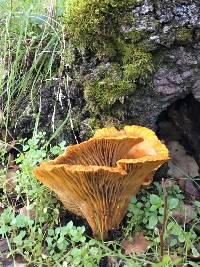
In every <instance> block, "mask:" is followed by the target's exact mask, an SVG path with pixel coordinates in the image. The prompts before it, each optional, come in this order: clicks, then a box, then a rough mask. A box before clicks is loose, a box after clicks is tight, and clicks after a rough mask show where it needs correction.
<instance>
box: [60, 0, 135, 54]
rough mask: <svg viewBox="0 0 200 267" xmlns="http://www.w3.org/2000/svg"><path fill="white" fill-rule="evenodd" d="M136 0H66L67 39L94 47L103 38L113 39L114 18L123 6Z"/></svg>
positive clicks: (129, 4) (115, 21)
mask: <svg viewBox="0 0 200 267" xmlns="http://www.w3.org/2000/svg"><path fill="white" fill-rule="evenodd" d="M138 2H139V1H138V0H127V1H121V0H68V1H66V9H65V24H66V30H67V33H68V36H69V38H70V40H72V42H73V43H74V44H75V45H76V46H77V47H78V48H79V49H84V48H86V47H89V48H90V49H92V50H98V49H99V47H101V45H104V43H105V42H108V43H110V42H115V38H116V37H117V36H118V31H119V28H120V27H118V26H119V25H118V22H119V21H120V18H121V17H122V16H123V15H122V14H123V12H124V11H125V10H126V9H130V7H131V6H133V5H134V4H135V3H138Z"/></svg>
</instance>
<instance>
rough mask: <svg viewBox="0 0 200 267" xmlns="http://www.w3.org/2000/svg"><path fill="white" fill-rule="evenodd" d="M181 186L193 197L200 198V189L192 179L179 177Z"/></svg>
mask: <svg viewBox="0 0 200 267" xmlns="http://www.w3.org/2000/svg"><path fill="white" fill-rule="evenodd" d="M178 183H179V186H180V188H181V190H182V191H183V192H185V193H186V195H187V196H188V197H190V198H192V199H200V189H199V187H198V185H196V184H195V183H194V182H193V181H192V180H189V179H179V182H178Z"/></svg>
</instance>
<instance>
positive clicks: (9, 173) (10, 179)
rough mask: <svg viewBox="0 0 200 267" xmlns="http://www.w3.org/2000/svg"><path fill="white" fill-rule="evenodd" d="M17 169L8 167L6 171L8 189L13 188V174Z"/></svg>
mask: <svg viewBox="0 0 200 267" xmlns="http://www.w3.org/2000/svg"><path fill="white" fill-rule="evenodd" d="M16 171H17V168H10V169H8V171H7V173H6V186H7V188H8V189H9V190H10V191H13V190H14V189H15V182H14V179H13V177H14V175H15V173H16Z"/></svg>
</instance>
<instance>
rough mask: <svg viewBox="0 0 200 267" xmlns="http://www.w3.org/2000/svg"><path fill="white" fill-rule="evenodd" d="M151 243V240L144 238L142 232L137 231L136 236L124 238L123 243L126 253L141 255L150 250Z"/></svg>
mask: <svg viewBox="0 0 200 267" xmlns="http://www.w3.org/2000/svg"><path fill="white" fill-rule="evenodd" d="M149 245H150V242H149V241H147V240H146V239H145V238H144V235H143V233H142V232H141V233H137V234H136V235H135V236H134V238H132V239H130V240H124V241H123V243H122V247H123V249H124V254H125V255H130V254H132V253H134V254H137V255H141V254H143V253H145V252H146V251H147V250H148V248H149Z"/></svg>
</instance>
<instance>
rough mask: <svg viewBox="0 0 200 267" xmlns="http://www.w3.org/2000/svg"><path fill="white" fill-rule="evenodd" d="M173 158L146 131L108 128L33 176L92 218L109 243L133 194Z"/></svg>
mask: <svg viewBox="0 0 200 267" xmlns="http://www.w3.org/2000/svg"><path fill="white" fill-rule="evenodd" d="M168 159H169V154H168V150H167V148H166V147H165V145H163V144H162V143H161V142H160V141H159V140H158V138H157V137H156V135H155V133H154V132H153V131H151V130H149V129H147V128H144V127H140V126H134V125H133V126H126V127H125V128H124V130H121V131H118V130H117V129H115V128H103V129H100V130H97V131H96V133H95V135H94V137H93V138H91V139H89V140H88V141H85V142H82V143H80V144H77V145H74V146H69V147H68V148H67V149H66V151H65V152H64V153H63V154H62V155H61V156H59V157H57V158H56V159H55V160H52V161H49V162H44V163H42V164H41V165H40V167H38V168H36V169H35V170H34V174H35V175H36V177H37V179H38V180H40V181H41V182H42V183H43V184H45V185H46V186H48V187H49V188H50V189H51V190H53V191H54V192H56V194H57V195H58V197H59V198H60V200H61V201H62V202H63V204H64V206H65V208H66V209H68V210H70V211H72V212H73V213H75V214H77V215H79V216H82V217H83V218H86V219H87V221H88V223H89V224H90V226H91V228H92V230H93V234H94V236H95V237H96V238H98V239H106V238H107V234H108V231H109V230H112V229H114V228H117V227H118V225H119V223H120V222H121V220H122V219H123V217H124V215H125V213H126V211H127V207H128V204H129V202H130V200H131V198H132V196H133V195H135V194H136V193H137V192H138V190H139V189H140V187H141V185H146V184H149V183H150V182H151V181H152V177H153V174H154V172H155V171H156V170H157V169H158V168H159V167H160V166H161V165H162V164H163V163H164V162H166V161H167V160H168Z"/></svg>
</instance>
